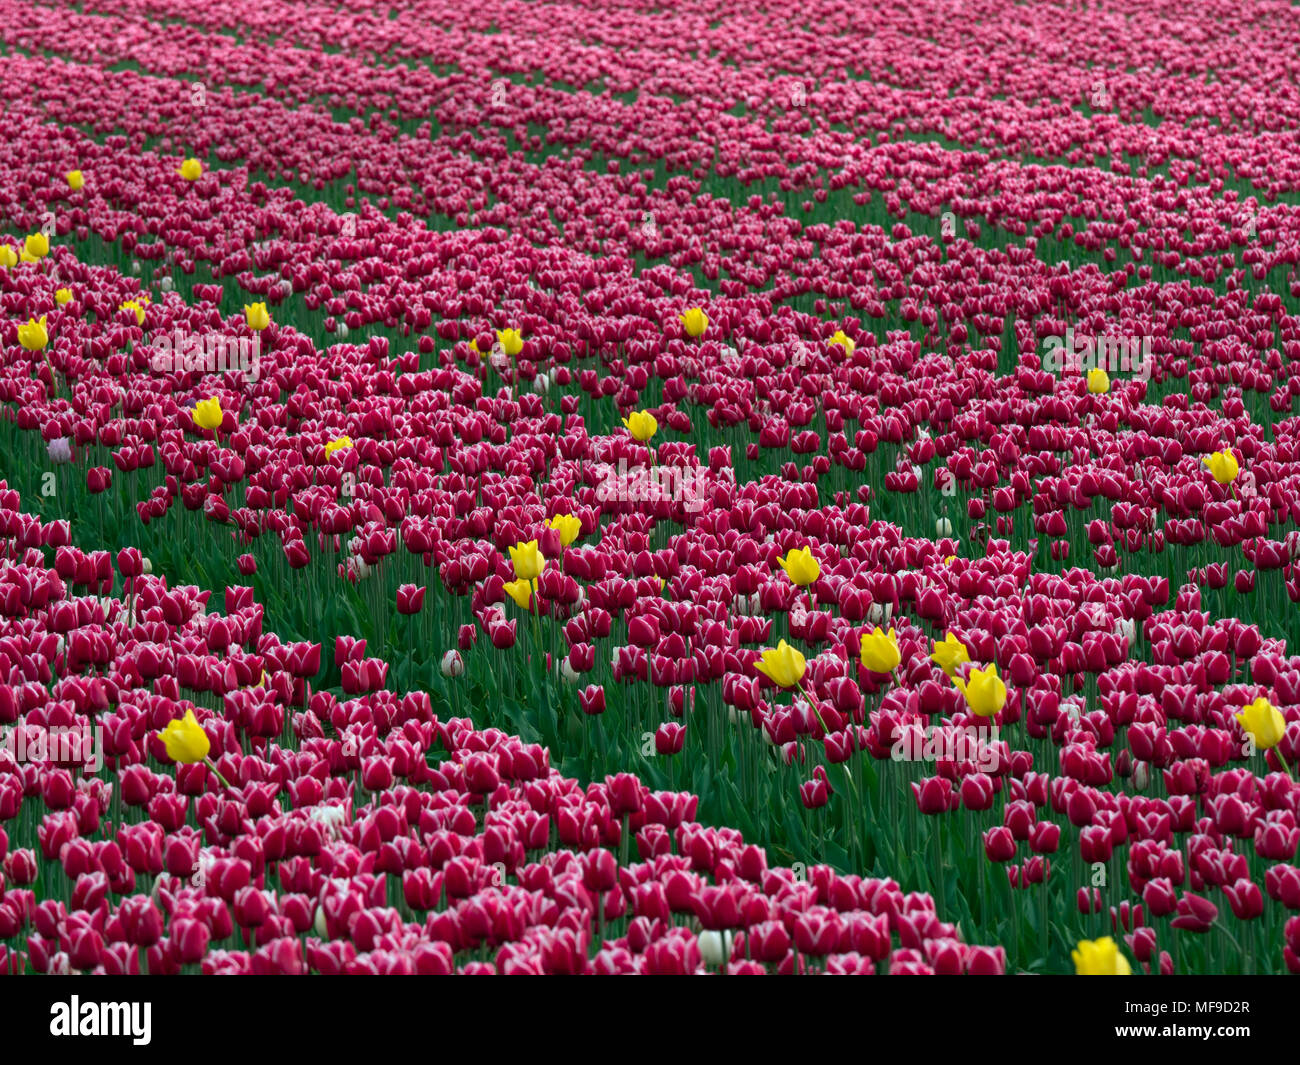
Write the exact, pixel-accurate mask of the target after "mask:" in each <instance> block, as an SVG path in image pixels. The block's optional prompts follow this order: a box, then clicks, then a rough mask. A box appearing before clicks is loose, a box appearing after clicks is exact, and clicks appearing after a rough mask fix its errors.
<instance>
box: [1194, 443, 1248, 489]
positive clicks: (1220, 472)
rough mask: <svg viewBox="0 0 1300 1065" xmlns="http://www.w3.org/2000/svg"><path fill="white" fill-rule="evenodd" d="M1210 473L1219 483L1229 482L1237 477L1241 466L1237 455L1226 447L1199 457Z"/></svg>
mask: <svg viewBox="0 0 1300 1065" xmlns="http://www.w3.org/2000/svg"><path fill="white" fill-rule="evenodd" d="M1201 462H1203V463H1204V464H1205V467H1206V469H1208V470H1209V471H1210V475H1211V476H1212V477H1213V478H1214V479H1215V480H1216V481H1217V482H1218V483H1219V484H1231V483H1232V482H1233V481H1235V480H1236V479H1237V474H1238V473H1240V472H1241V467H1240V466H1239V465H1238V463H1237V456H1236V455H1234V454H1233V453H1232V451H1231V450H1229V449H1228V448H1224V449H1223V450H1222V451H1216V452H1214V454H1212V455H1206V456H1204V457H1203V458H1202V459H1201Z"/></svg>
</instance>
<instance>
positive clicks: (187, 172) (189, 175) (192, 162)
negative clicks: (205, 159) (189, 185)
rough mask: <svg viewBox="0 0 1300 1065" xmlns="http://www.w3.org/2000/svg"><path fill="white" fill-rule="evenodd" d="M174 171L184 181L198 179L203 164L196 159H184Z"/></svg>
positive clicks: (201, 174)
mask: <svg viewBox="0 0 1300 1065" xmlns="http://www.w3.org/2000/svg"><path fill="white" fill-rule="evenodd" d="M176 173H178V174H180V176H181V177H183V178H184V179H185V180H186V181H198V180H199V178H201V177H202V176H203V164H202V163H200V162H199V161H198V160H197V159H186V160H185V162H183V163H181V168H180V169H179V170H178V171H176Z"/></svg>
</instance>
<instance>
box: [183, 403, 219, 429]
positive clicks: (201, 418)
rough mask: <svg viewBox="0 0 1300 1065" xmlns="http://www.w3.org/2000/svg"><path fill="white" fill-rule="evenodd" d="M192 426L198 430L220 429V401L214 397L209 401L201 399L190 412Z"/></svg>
mask: <svg viewBox="0 0 1300 1065" xmlns="http://www.w3.org/2000/svg"><path fill="white" fill-rule="evenodd" d="M190 417H191V418H193V420H194V424H195V425H197V426H198V427H199V428H200V429H210V430H213V431H215V430H217V429H220V428H221V422H222V420H223V418H224V415H223V413H222V410H221V400H219V399H218V398H217V397H216V396H213V397H212V398H211V399H201V400H199V401H198V403H197V404H195V406H194V410H192V411H191V412H190Z"/></svg>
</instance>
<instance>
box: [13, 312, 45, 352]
mask: <svg viewBox="0 0 1300 1065" xmlns="http://www.w3.org/2000/svg"><path fill="white" fill-rule="evenodd" d="M49 342H50V334H49V333H47V332H46V331H45V315H41V320H40V321H39V322H38V321H37V320H36V319H35V318H32V319H30V320H29V321H28V322H27V324H26V325H20V326H19V327H18V343H19V344H21V345H22V346H23V347H24V348H25V349H26V350H27V351H41V350H43V349H44V347H45V345H46V344H48V343H49Z"/></svg>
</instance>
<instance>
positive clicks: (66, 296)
mask: <svg viewBox="0 0 1300 1065" xmlns="http://www.w3.org/2000/svg"><path fill="white" fill-rule="evenodd" d="M54 302H55V303H57V304H58V305H59V306H60V307H65V306H67V305H68V304H69V303H71V302H72V289H70V288H61V289H59V291H58V292H56V293H55V294H54Z"/></svg>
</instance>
